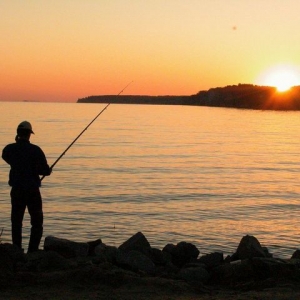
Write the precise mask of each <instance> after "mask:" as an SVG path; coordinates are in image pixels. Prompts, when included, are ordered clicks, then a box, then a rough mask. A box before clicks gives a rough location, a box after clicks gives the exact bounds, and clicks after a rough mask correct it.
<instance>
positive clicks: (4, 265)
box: [0, 244, 15, 283]
mask: <svg viewBox="0 0 300 300" xmlns="http://www.w3.org/2000/svg"><path fill="white" fill-rule="evenodd" d="M14 264H15V262H14V260H13V257H12V255H11V253H10V251H9V249H8V247H7V246H6V245H4V244H0V283H3V281H5V280H7V279H9V278H11V277H12V276H13V274H14Z"/></svg>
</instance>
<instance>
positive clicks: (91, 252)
mask: <svg viewBox="0 0 300 300" xmlns="http://www.w3.org/2000/svg"><path fill="white" fill-rule="evenodd" d="M87 244H88V245H89V252H88V255H89V256H91V255H94V254H95V248H96V247H97V246H99V245H101V244H102V240H101V239H98V240H95V241H91V242H87Z"/></svg>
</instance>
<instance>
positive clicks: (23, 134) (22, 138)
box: [2, 121, 52, 252]
mask: <svg viewBox="0 0 300 300" xmlns="http://www.w3.org/2000/svg"><path fill="white" fill-rule="evenodd" d="M31 134H34V132H33V131H32V126H31V124H30V123H29V122H27V121H23V122H22V123H20V124H19V126H18V128H17V136H16V138H15V140H16V142H15V143H13V144H9V145H7V146H6V147H5V148H4V149H3V152H2V158H3V159H4V160H5V161H6V162H7V163H8V164H9V165H10V167H11V169H10V172H9V182H8V183H9V185H10V186H11V187H12V188H11V192H10V196H11V224H12V242H13V244H14V245H16V246H18V247H19V248H20V249H22V224H23V218H24V213H25V210H26V207H27V209H28V213H29V215H30V221H31V234H30V240H29V245H28V252H34V251H37V250H38V248H39V244H40V241H41V238H42V235H43V205H42V197H41V193H40V186H41V179H40V175H44V176H47V175H50V174H51V171H52V170H51V168H50V167H49V165H48V163H47V159H46V156H45V154H44V152H43V151H42V149H41V148H40V147H39V146H37V145H34V144H31V143H30V141H29V140H30V136H31Z"/></svg>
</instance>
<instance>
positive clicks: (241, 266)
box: [210, 259, 254, 286]
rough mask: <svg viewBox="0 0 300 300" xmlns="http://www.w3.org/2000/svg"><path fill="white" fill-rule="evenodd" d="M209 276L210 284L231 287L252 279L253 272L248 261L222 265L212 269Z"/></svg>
mask: <svg viewBox="0 0 300 300" xmlns="http://www.w3.org/2000/svg"><path fill="white" fill-rule="evenodd" d="M210 274H211V278H210V283H211V284H223V285H227V286H233V285H235V284H237V283H240V282H245V281H248V280H252V279H253V278H254V270H253V268H252V265H251V264H250V263H249V260H248V259H245V260H242V261H241V260H239V261H235V262H232V263H224V264H222V265H219V266H218V267H216V268H213V269H212V270H211V272H210Z"/></svg>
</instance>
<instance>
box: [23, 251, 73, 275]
mask: <svg viewBox="0 0 300 300" xmlns="http://www.w3.org/2000/svg"><path fill="white" fill-rule="evenodd" d="M74 267H77V263H76V262H74V261H72V260H70V259H66V258H64V257H63V256H61V255H60V254H58V253H57V252H55V251H37V252H32V253H30V254H27V262H26V264H25V265H24V267H23V268H24V270H28V271H33V272H53V271H62V270H63V271H65V270H69V269H73V268H74Z"/></svg>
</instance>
